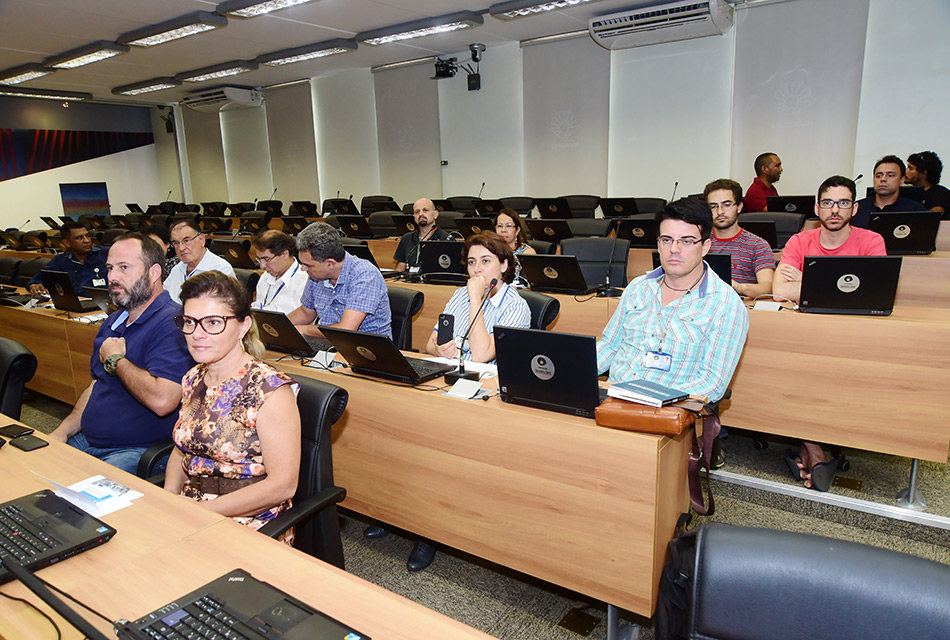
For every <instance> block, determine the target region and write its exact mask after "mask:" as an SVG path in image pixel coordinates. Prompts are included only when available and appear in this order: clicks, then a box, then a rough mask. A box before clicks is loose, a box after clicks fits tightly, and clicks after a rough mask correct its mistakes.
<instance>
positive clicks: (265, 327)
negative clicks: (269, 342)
mask: <svg viewBox="0 0 950 640" xmlns="http://www.w3.org/2000/svg"><path fill="white" fill-rule="evenodd" d="M261 329H263V330H264V331H266V332H267V333H268V334H270V336H271V337H273V338H276V337H277V336H278V335H279V334H278V332H277V329H275V328H274V327H272V326H271V325H269V324H267V323H266V322H262V323H261Z"/></svg>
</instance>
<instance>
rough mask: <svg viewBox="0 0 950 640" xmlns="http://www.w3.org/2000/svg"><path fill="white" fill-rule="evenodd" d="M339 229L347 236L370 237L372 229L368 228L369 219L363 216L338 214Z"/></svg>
mask: <svg viewBox="0 0 950 640" xmlns="http://www.w3.org/2000/svg"><path fill="white" fill-rule="evenodd" d="M336 219H337V222H339V223H340V231H342V232H343V235H345V236H346V237H347V238H372V237H373V231H372V229H370V228H369V221H367V220H366V218H364V217H363V216H351V215H338V216H336Z"/></svg>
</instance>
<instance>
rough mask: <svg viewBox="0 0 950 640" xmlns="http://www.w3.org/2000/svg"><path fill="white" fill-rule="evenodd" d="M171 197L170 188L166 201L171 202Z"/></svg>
mask: <svg viewBox="0 0 950 640" xmlns="http://www.w3.org/2000/svg"><path fill="white" fill-rule="evenodd" d="M171 197H172V190H171V189H169V190H168V195H167V196H165V201H166V202H170V201H171Z"/></svg>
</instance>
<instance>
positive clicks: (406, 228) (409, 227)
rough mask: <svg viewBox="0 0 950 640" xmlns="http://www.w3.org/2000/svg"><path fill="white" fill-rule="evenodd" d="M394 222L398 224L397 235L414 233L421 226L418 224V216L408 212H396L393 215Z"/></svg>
mask: <svg viewBox="0 0 950 640" xmlns="http://www.w3.org/2000/svg"><path fill="white" fill-rule="evenodd" d="M392 218H393V224H395V225H396V235H397V236H404V235H406V234H407V233H412V232H413V231H415V230H416V229H418V228H419V227H418V226H417V225H416V217H415V216H414V215H412V214H408V213H394V214H393V215H392Z"/></svg>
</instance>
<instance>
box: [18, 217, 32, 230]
mask: <svg viewBox="0 0 950 640" xmlns="http://www.w3.org/2000/svg"><path fill="white" fill-rule="evenodd" d="M32 221H33V218H28V219H27V221H26V222H24V223H23V224H21V225H20V226H19V227H17V228H16V230H17V231H20V230H22V229H23V227H25V226H26V225H28V224H30V222H32Z"/></svg>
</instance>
